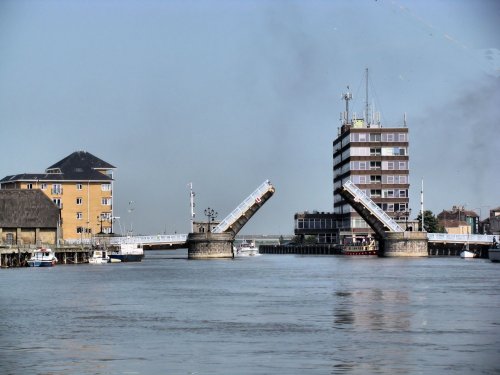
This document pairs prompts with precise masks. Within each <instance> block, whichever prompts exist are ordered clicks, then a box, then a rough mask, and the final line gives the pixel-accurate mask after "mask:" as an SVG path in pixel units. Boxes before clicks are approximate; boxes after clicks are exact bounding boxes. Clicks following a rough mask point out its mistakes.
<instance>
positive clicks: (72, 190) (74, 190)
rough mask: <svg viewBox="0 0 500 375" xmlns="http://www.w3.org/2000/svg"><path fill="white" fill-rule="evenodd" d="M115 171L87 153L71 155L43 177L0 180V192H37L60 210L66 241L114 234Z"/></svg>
mask: <svg viewBox="0 0 500 375" xmlns="http://www.w3.org/2000/svg"><path fill="white" fill-rule="evenodd" d="M114 169H115V167H114V166H112V165H111V164H109V163H107V162H105V161H103V160H101V159H99V158H97V157H96V156H94V155H92V154H91V153H89V152H86V151H77V152H74V153H72V154H70V155H68V156H67V157H65V158H64V159H62V160H60V161H59V162H57V163H55V164H53V165H51V166H50V167H48V168H47V169H46V170H45V173H31V174H28V173H23V174H18V175H12V176H6V177H4V178H3V179H2V180H0V188H1V189H39V190H41V191H42V192H43V193H45V195H47V196H48V197H49V198H50V199H51V200H52V202H54V203H55V204H56V205H57V207H59V208H60V210H61V222H60V236H61V239H63V240H65V241H75V240H82V239H87V238H90V237H91V236H92V235H95V234H99V233H102V234H106V233H107V234H109V233H112V231H113V171H114Z"/></svg>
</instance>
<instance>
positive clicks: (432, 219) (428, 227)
mask: <svg viewBox="0 0 500 375" xmlns="http://www.w3.org/2000/svg"><path fill="white" fill-rule="evenodd" d="M417 220H418V223H419V224H418V225H419V227H420V228H422V213H419V214H418V216H417ZM424 229H425V231H426V232H429V233H444V232H445V230H444V227H443V226H442V225H440V224H439V221H438V219H437V218H436V216H434V214H433V213H432V211H430V210H425V211H424Z"/></svg>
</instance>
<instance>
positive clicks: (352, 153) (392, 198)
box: [333, 93, 410, 240]
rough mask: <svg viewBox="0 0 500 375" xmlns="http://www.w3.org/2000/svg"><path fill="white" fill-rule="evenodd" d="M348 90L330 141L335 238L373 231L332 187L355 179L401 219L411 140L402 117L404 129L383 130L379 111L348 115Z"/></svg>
mask: <svg viewBox="0 0 500 375" xmlns="http://www.w3.org/2000/svg"><path fill="white" fill-rule="evenodd" d="M351 97H352V96H351V95H350V93H347V94H345V95H344V99H345V100H346V111H345V112H344V114H343V122H342V126H341V127H340V129H339V133H338V136H337V138H336V139H335V140H334V141H333V191H334V194H333V199H334V203H333V210H334V214H335V215H336V217H337V229H338V235H339V237H340V238H339V239H340V240H342V238H343V237H346V236H352V235H359V236H365V235H368V234H370V233H371V229H370V228H369V226H368V224H367V223H366V222H365V221H364V220H363V219H362V218H361V217H360V216H359V214H358V213H356V212H355V211H354V209H353V208H352V207H351V206H350V205H349V204H348V203H347V202H346V201H345V200H344V199H343V198H342V197H341V195H340V194H337V193H335V191H336V190H337V189H338V188H339V187H340V186H342V184H344V183H345V182H346V181H347V180H351V181H352V182H354V183H355V184H356V185H357V186H358V187H359V188H360V189H361V190H363V191H364V192H365V193H366V195H368V197H370V198H371V199H372V200H373V201H374V202H375V203H376V204H377V205H378V206H380V207H381V208H382V209H383V210H384V211H385V212H386V213H387V214H388V215H389V216H391V217H393V218H394V219H396V220H397V221H400V222H402V223H405V222H407V220H408V218H409V216H410V209H409V195H408V192H409V188H410V180H409V171H410V165H409V138H408V128H407V127H406V121H404V125H403V126H402V127H394V128H386V127H383V126H382V124H381V123H380V119H379V117H380V116H378V115H376V116H373V117H372V118H371V119H370V118H369V116H365V117H366V118H368V120H367V119H366V118H357V117H356V116H355V115H354V116H353V118H352V119H351V118H350V116H349V110H348V108H349V107H348V101H349V100H350V98H351Z"/></svg>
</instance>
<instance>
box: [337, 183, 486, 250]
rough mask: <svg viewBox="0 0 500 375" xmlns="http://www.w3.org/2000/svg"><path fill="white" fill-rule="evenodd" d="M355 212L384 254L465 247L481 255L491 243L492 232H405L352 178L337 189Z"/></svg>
mask: <svg viewBox="0 0 500 375" xmlns="http://www.w3.org/2000/svg"><path fill="white" fill-rule="evenodd" d="M336 192H337V193H338V194H340V195H342V197H343V198H344V199H345V200H346V201H347V202H349V204H350V205H351V206H352V207H353V208H354V209H355V210H356V212H357V213H358V214H359V215H360V216H361V217H362V218H363V219H364V220H365V221H366V222H367V223H368V225H369V226H370V227H371V228H372V229H373V230H374V232H375V238H376V239H377V240H378V241H379V255H380V256H386V257H422V256H428V255H458V254H459V253H460V251H462V250H463V249H464V247H465V246H468V247H470V248H471V249H473V250H475V251H477V252H478V253H479V254H480V255H481V256H483V255H484V254H487V248H488V247H489V245H491V243H492V242H493V237H494V236H492V235H467V234H463V235H457V234H446V233H427V232H418V231H405V230H403V228H401V226H400V225H399V224H398V223H397V222H396V221H395V220H394V219H392V218H391V217H390V216H388V215H387V214H386V213H385V212H384V211H383V210H382V209H381V208H380V207H379V206H378V205H377V204H376V203H374V202H373V201H372V200H371V199H370V198H369V197H368V196H367V195H366V194H365V193H364V192H363V191H362V190H361V189H359V188H358V187H357V186H356V185H355V184H354V183H353V182H352V181H350V180H348V181H347V182H345V183H344V184H343V185H342V187H340V188H339V189H337V191H336Z"/></svg>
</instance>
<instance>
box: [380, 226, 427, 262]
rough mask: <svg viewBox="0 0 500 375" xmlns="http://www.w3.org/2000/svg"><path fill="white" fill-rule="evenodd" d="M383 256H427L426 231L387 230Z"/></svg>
mask: <svg viewBox="0 0 500 375" xmlns="http://www.w3.org/2000/svg"><path fill="white" fill-rule="evenodd" d="M382 241H383V249H382V251H381V254H380V255H382V256H385V257H426V256H428V250H427V242H428V240H427V233H426V232H386V235H385V238H384V239H383V240H382Z"/></svg>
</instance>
